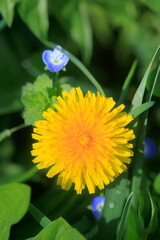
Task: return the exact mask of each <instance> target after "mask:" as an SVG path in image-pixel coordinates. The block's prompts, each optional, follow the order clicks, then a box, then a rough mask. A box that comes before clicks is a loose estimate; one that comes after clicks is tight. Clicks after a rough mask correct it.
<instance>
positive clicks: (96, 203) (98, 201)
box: [91, 196, 105, 219]
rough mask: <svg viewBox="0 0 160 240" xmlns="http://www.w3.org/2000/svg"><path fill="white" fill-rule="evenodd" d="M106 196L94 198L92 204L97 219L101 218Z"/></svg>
mask: <svg viewBox="0 0 160 240" xmlns="http://www.w3.org/2000/svg"><path fill="white" fill-rule="evenodd" d="M104 202H105V198H104V197H100V196H98V197H95V198H93V199H92V202H91V206H92V212H93V215H94V217H95V218H96V219H100V218H101V213H102V209H103V207H104Z"/></svg>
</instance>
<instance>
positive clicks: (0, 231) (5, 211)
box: [0, 183, 30, 240]
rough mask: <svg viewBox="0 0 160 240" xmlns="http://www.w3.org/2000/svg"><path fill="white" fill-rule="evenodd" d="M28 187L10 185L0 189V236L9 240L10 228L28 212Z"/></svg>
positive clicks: (4, 239)
mask: <svg viewBox="0 0 160 240" xmlns="http://www.w3.org/2000/svg"><path fill="white" fill-rule="evenodd" d="M29 202H30V187H29V186H27V185H25V184H18V183H12V184H8V185H4V186H1V187H0V236H1V239H3V240H7V239H8V238H9V233H10V228H11V226H12V225H13V224H15V223H17V222H19V221H20V220H21V219H22V217H23V216H24V215H25V213H26V212H27V210H28V206H29Z"/></svg>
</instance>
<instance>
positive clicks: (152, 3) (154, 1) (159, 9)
mask: <svg viewBox="0 0 160 240" xmlns="http://www.w3.org/2000/svg"><path fill="white" fill-rule="evenodd" d="M141 1H142V2H143V3H144V4H145V5H146V6H147V7H149V8H150V9H152V10H153V11H155V12H156V13H160V1H159V0H141Z"/></svg>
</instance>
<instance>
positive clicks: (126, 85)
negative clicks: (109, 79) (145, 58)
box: [117, 60, 137, 105]
mask: <svg viewBox="0 0 160 240" xmlns="http://www.w3.org/2000/svg"><path fill="white" fill-rule="evenodd" d="M136 66H137V61H136V60H135V61H134V62H133V64H132V67H131V69H130V71H129V73H128V75H127V78H126V80H125V82H124V84H123V87H122V90H121V95H120V97H119V100H118V103H117V105H120V104H121V103H122V102H123V101H124V100H125V97H126V94H127V91H128V88H129V86H130V84H131V80H132V78H133V75H134V72H135V70H136Z"/></svg>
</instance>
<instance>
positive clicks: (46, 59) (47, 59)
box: [42, 50, 53, 65]
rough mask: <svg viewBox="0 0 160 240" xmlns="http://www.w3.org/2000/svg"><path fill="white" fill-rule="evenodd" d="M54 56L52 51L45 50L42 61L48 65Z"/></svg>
mask: <svg viewBox="0 0 160 240" xmlns="http://www.w3.org/2000/svg"><path fill="white" fill-rule="evenodd" d="M52 54H53V51H51V50H45V51H44V52H43V53H42V60H43V62H44V64H45V65H47V64H48V62H50V61H51V59H52Z"/></svg>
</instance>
